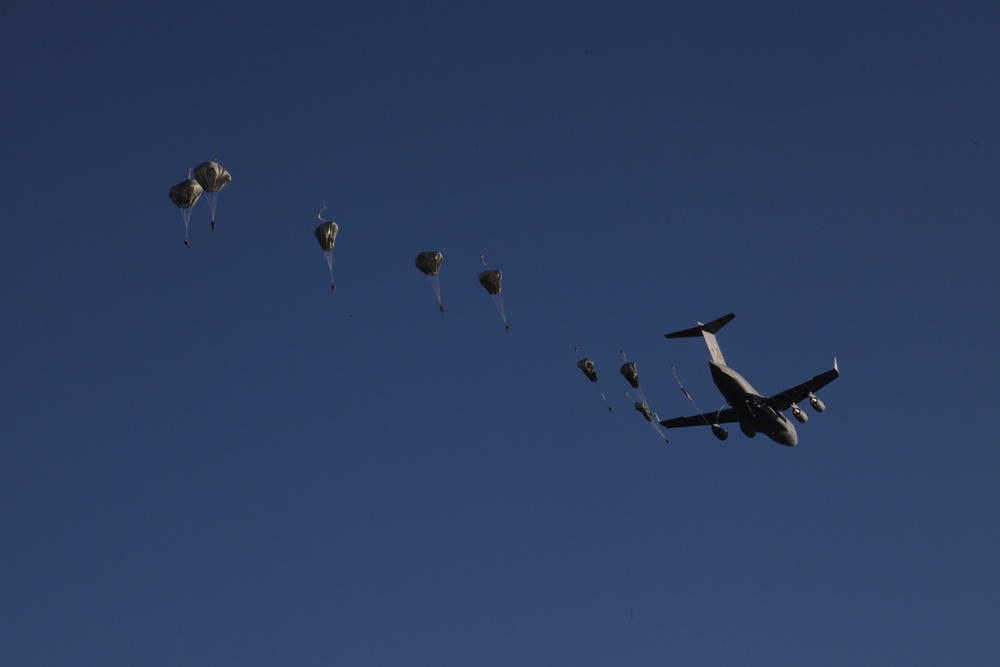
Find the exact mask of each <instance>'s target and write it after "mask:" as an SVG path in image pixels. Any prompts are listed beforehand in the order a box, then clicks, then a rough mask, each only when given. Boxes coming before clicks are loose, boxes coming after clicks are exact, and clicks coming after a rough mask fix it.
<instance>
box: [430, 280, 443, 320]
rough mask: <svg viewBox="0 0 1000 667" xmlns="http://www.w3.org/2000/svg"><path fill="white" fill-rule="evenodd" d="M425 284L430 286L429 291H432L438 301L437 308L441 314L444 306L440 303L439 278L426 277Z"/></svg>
mask: <svg viewBox="0 0 1000 667" xmlns="http://www.w3.org/2000/svg"><path fill="white" fill-rule="evenodd" d="M427 282H429V283H430V284H431V289H432V290H434V296H436V297H437V300H438V307H439V308H440V309H441V312H442V313H443V312H444V304H443V303H442V302H441V277H440V276H437V275H433V276H427Z"/></svg>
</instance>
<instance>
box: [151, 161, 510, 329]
mask: <svg viewBox="0 0 1000 667" xmlns="http://www.w3.org/2000/svg"><path fill="white" fill-rule="evenodd" d="M232 180H233V177H232V175H231V174H230V173H229V172H228V171H226V169H225V168H223V167H222V165H220V164H219V163H218V162H216V161H215V160H212V161H210V162H202V163H201V164H199V165H198V166H197V167H194V168H193V169H189V170H188V177H187V178H186V179H185V180H183V181H181V182H180V183H178V184H177V185H175V186H173V187H172V188H170V193H169V194H170V201H172V202H173V203H174V205H176V206H177V208H178V209H180V212H181V219H182V220H183V221H184V245H185V246H186V247H188V248H190V247H191V240H190V223H191V212H192V210H193V209H194V206H195V204H197V203H198V200H199V199H200V198H201V196H202V194H207V195H208V207H209V214H210V215H211V219H212V221H211V227H212V231H213V232H214V231H215V229H216V221H215V211H216V207H217V206H218V197H219V192H220V191H221V190H222V189H223V188H225V187H226V186H227V185H228V184H229V183H231V182H232ZM325 210H326V206H324V207H322V208H321V209H320V211H319V214H318V215H317V216H316V217H317V218H319V222H320V224H319V225H318V226H317V227H316V229H315V231H314V234H315V236H316V241H317V242H318V243H319V246H320V248H322V250H323V254H324V255H325V257H326V265H327V268H328V269H329V270H330V290H331V291H333V292H336V291H337V284H336V282H335V281H334V279H333V248H334V245H335V244H336V242H337V233H338V232H339V230H340V227H339V226H338V225H337V223H336V222H334V221H333V220H324V219H323V212H324V211H325ZM479 259H480V261H482V263H483V267H484V268H485V270H484V271H483V272H482V273H480V274H479V284H480V285H482V286H483V288H484V289H485V290H486V291H487V293H488V294H489V295H490V297H491V298H492V299H493V303H494V304H495V305H496V308H497V312H498V313H500V319H502V320H503V323H504V328H505V330H506V331H507V332H509V331H510V323H509V322H508V320H507V311H506V309H505V308H504V303H503V285H502V280H503V273H502V272H501V271H500V270H499V269H490V268H489V267H488V266H487V265H486V259H485V257H484V256H483V255H480V256H479ZM443 263H444V255H443V254H442V253H441V252H440V251H437V250H432V251H425V252H421V253H420V254H418V255H417V257H416V260H415V264H416V267H417V269H418V270H419V271H420V272H421V273H423V274H424V275H425V276H427V280H428V281H429V282H430V284H431V288H432V289H433V290H434V296H435V297H436V298H437V302H438V309H439V310H440V311H441V312H442V313H444V302H443V301H442V300H441V278H440V271H441V265H442V264H443Z"/></svg>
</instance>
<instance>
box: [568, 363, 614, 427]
mask: <svg viewBox="0 0 1000 667" xmlns="http://www.w3.org/2000/svg"><path fill="white" fill-rule="evenodd" d="M573 351H574V352H579V351H580V349H579V348H576V347H574V348H573ZM576 367H577V368H579V369H580V370H581V371H583V374H584V375H586V376H587V379H588V380H590V381H591V382H592V383H594V384H597V367H596V366H594V362H593V361H591V360H590V359H589V358H588V357H584V358H583V359H581V360H580V361H578V362H576ZM597 388H598V391H599V392H600V394H601V400H602V401H604V402H605V403H607V402H608V399H607V397H606V396H605V395H604V390H603V389H601V388H600V385H598V387H597ZM608 412H610V413H612V414H613V413H614V410H613V409H612V408H611V405H610V404H608Z"/></svg>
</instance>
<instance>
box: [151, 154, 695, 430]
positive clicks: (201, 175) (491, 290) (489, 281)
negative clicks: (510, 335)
mask: <svg viewBox="0 0 1000 667" xmlns="http://www.w3.org/2000/svg"><path fill="white" fill-rule="evenodd" d="M231 181H232V176H231V175H230V173H229V172H228V171H226V170H225V169H224V168H223V167H222V166H221V165H220V164H219V163H218V162H216V161H214V160H213V161H211V162H202V163H201V164H199V165H198V166H197V167H195V168H194V169H191V170H189V171H188V177H187V179H185V180H184V181H181V182H180V183H178V184H177V185H175V186H173V187H172V188H170V201H172V202H173V203H174V204H175V205H176V206H177V208H178V209H180V212H181V218H182V219H183V221H184V245H185V246H187V247H188V248H190V247H191V243H190V240H189V236H188V234H189V225H190V221H191V211H192V209H193V208H194V206H195V204H197V203H198V200H199V199H200V198H201V195H202V194H203V193H207V194H208V206H209V213H210V215H211V228H212V231H213V232H214V231H215V229H216V220H215V211H216V206H217V203H218V195H219V192H220V191H221V190H222V189H223V188H224V187H226V185H228V184H229V183H230V182H231ZM324 211H326V206H323V207H322V208H321V209H320V211H319V213H318V214H317V216H316V217H317V218H318V219H319V222H320V224H319V225H318V226H317V227H316V229H315V232H314V233H315V236H316V241H317V242H318V243H319V246H320V248H321V249H322V250H323V253H324V255H325V257H326V264H327V267H328V268H329V270H330V289H331V290H332V291H334V292H336V291H337V285H336V283H335V282H334V279H333V249H334V245H335V244H336V241H337V233H338V232H339V230H340V228H339V226H338V225H337V223H336V222H334V221H333V220H324V219H323V212H324ZM479 259H480V261H481V262H482V264H483V271H481V272H480V274H479V284H480V285H482V286H483V289H485V290H486V292H487V294H489V295H490V298H491V299H492V300H493V304H494V305H495V306H496V309H497V313H499V315H500V319H501V320H503V324H504V330H505V331H507V332H509V331H510V323H509V321H508V319H507V311H506V308H505V307H504V302H503V272H502V271H500V270H499V269H491V268H490V267H489V265H488V264H487V263H486V258H485V256H484V255H480V256H479ZM414 264H415V266H416V267H417V270H419V271H420V272H421V273H423V274H424V275H425V276H427V280H428V281H429V282H430V285H431V288H432V289H433V290H434V296H435V298H436V299H437V302H438V309H439V310H440V311H441V313H444V302H443V301H442V299H441V277H440V272H441V266H442V265H443V264H444V254H443V253H441V252H440V251H438V250H429V251H424V252H421V253H419V254H418V255H417V256H416V258H415V260H414ZM574 351H576V352H579V349H578V348H574ZM620 353H621V355H622V357H623V358H624V359H625V363H623V364H622V366H621V368H620V369H619V372H620V373H621V375H622V377H624V378H625V380H626V381H627V382H628V383H629V386H631V387H632V389H633V390H634V391H635V393H636V395H637V397H638V399H639V400H636V401H634V403H633V407H634V408H635V409H636V411H637V412H639V414H641V415H642V416H643V418H644V419H645V420H646V421H647V422H649V423H650V424H651V425H652V427H653V428H654V429H655V430H656V432H657V433H658V434H659V436H660V437H661V438H663V440H664V441H667V438H666V436H665V435H664V433H663V430H662V429H661V428H660V424H659V421H658V419H657V417H656V414H655V413H654V412H653V411H652V410H650V408H649V402H648V401H647V400H646V396H645V393H644V392H643V390H642V385H641V384H640V382H639V371H638V369H637V367H636V365H635V363H634V362H630V361H629V360H628V358H627V357H625V353H624V352H620ZM576 365H577V368H579V369H580V370H581V371H583V374H584V375H586V376H587V379H589V380H590V381H591V382H592V383H594V384H595V385H597V388H598V391H599V393H600V395H601V400H603V401H604V403H605V404H606V405H607V408H608V412H610V413H612V414H613V413H614V409H613V408H612V406H611V404H610V403H608V399H607V396H606V395H605V393H604V391H603V389H601V387H600V384H599V382H598V377H597V368H596V366H595V365H594V362H593V361H591V360H590V359H589V358H588V357H584V358H582V359H580V361H578V362H577V364H576ZM682 389H683V387H682ZM685 393H686V392H685ZM625 396H626V397H628V398H629V399H630V400H633V397H632V396H631V395H630V394H629V393H628V392H625ZM668 442H669V441H668Z"/></svg>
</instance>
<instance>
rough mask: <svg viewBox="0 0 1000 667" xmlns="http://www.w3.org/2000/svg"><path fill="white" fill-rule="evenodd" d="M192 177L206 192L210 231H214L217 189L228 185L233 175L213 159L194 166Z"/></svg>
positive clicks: (217, 198) (217, 197)
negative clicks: (210, 216)
mask: <svg viewBox="0 0 1000 667" xmlns="http://www.w3.org/2000/svg"><path fill="white" fill-rule="evenodd" d="M194 177H195V179H196V180H197V181H198V184H199V185H200V186H201V187H202V189H203V190H204V191H205V192H207V193H208V210H209V213H211V214H212V231H213V232H214V231H215V206H216V204H218V200H219V190H221V189H222V188H224V187H226V186H227V185H229V182H230V181H232V180H233V177H232V176H231V175H230V174H229V172H228V171H226V170H225V169H223V168H222V165H221V164H219V163H218V162H215V161H214V160H213V161H212V162H202V163H201V164H199V165H198V166H197V167H195V168H194Z"/></svg>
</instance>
